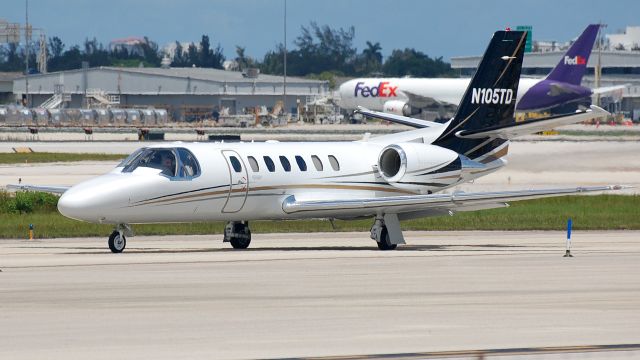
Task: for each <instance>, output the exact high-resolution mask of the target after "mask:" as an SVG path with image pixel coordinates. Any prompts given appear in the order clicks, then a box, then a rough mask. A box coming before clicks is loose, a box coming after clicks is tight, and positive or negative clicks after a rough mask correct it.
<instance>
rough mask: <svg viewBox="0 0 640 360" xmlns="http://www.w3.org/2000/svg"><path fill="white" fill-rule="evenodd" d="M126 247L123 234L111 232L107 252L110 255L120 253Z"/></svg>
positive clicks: (125, 239) (115, 231) (116, 231)
mask: <svg viewBox="0 0 640 360" xmlns="http://www.w3.org/2000/svg"><path fill="white" fill-rule="evenodd" d="M126 246H127V238H126V237H125V236H124V234H122V233H120V232H119V231H118V230H113V232H112V233H111V235H109V250H111V252H112V253H116V254H117V253H121V252H122V250H124V248H125V247H126Z"/></svg>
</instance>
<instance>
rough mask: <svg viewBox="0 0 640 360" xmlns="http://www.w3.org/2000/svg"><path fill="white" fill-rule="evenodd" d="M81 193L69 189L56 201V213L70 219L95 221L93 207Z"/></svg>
mask: <svg viewBox="0 0 640 360" xmlns="http://www.w3.org/2000/svg"><path fill="white" fill-rule="evenodd" d="M87 200H88V199H87V196H85V195H83V192H82V191H77V190H74V189H69V190H67V192H65V193H64V194H62V196H61V197H60V199H59V200H58V211H59V212H60V213H61V214H62V215H64V216H66V217H68V218H72V219H76V220H84V221H96V220H97V218H96V211H95V210H96V209H95V206H92V205H90V204H89V201H87Z"/></svg>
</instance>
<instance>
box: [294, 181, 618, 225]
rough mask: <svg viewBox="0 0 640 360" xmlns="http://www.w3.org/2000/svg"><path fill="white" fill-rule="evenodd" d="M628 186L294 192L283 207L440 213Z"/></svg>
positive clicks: (364, 213) (319, 210) (365, 212)
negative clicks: (321, 195) (302, 195)
mask: <svg viewBox="0 0 640 360" xmlns="http://www.w3.org/2000/svg"><path fill="white" fill-rule="evenodd" d="M624 188H627V187H625V186H621V185H608V186H591V187H576V188H561V189H544V190H518V191H498V192H477V193H453V194H430V195H409V196H391V197H383V198H364V199H355V200H354V199H351V200H343V199H333V200H310V201H298V200H296V198H295V196H293V195H292V196H289V197H288V198H287V199H285V201H284V203H283V204H282V209H283V210H284V212H285V213H287V214H294V213H302V212H306V213H313V212H316V213H318V214H322V213H323V212H326V211H331V212H332V214H335V217H340V214H342V213H344V215H345V216H347V215H348V214H354V213H359V215H360V216H367V215H373V214H379V213H390V214H403V213H422V214H423V216H429V214H430V213H431V214H433V215H440V214H443V213H447V212H449V213H453V212H457V211H474V210H480V209H490V208H498V207H505V206H508V204H506V202H508V201H519V200H529V199H538V198H544V197H554V196H564V195H571V194H579V193H586V192H596V191H610V190H621V189H624ZM358 210H359V211H358Z"/></svg>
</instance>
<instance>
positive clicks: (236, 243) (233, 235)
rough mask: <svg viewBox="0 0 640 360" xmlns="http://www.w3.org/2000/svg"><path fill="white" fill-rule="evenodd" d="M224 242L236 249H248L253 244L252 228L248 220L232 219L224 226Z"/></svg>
mask: <svg viewBox="0 0 640 360" xmlns="http://www.w3.org/2000/svg"><path fill="white" fill-rule="evenodd" d="M223 241H224V242H229V243H231V246H233V248H234V249H246V248H248V247H249V244H251V230H250V229H249V222H248V221H230V222H228V223H227V225H226V226H225V227H224V240H223Z"/></svg>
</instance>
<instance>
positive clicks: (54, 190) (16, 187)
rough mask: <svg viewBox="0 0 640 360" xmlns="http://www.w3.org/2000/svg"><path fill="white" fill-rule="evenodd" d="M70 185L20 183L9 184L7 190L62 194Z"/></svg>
mask: <svg viewBox="0 0 640 360" xmlns="http://www.w3.org/2000/svg"><path fill="white" fill-rule="evenodd" d="M70 187H71V186H48V185H22V184H9V185H7V190H12V191H41V192H46V193H52V194H63V193H64V192H65V191H67V190H69V188H70Z"/></svg>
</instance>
